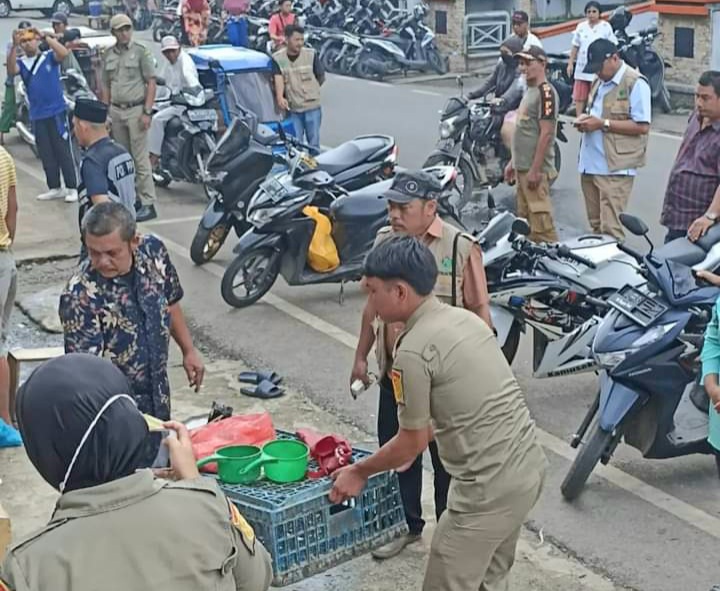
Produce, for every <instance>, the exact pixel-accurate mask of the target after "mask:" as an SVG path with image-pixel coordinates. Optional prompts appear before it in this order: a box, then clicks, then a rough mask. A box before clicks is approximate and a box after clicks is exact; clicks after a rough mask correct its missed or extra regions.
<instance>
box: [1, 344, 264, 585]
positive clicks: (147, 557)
mask: <svg viewBox="0 0 720 591" xmlns="http://www.w3.org/2000/svg"><path fill="white" fill-rule="evenodd" d="M127 392H132V389H131V388H130V382H129V381H128V379H127V377H125V375H124V374H123V373H122V372H121V371H120V370H119V369H118V368H117V367H115V366H114V365H113V364H112V363H111V362H110V361H108V360H107V359H104V358H102V357H97V356H95V355H90V354H86V353H70V354H68V355H63V356H62V357H57V358H55V359H52V360H50V361H48V362H46V363H44V364H42V365H41V366H40V367H38V368H37V369H36V370H35V371H34V372H33V374H32V375H31V376H30V377H28V379H27V380H26V381H25V383H24V384H23V386H22V387H21V388H20V391H19V392H18V396H17V402H16V410H17V420H18V427H19V429H20V433H21V435H22V440H23V444H24V445H25V451H26V453H27V456H28V458H29V460H30V462H32V464H33V466H34V467H35V469H36V470H37V471H38V473H39V474H40V476H42V477H43V479H44V480H45V481H46V482H47V483H48V484H49V485H50V486H52V487H53V488H54V489H56V490H57V491H59V492H60V496H59V498H58V500H57V502H56V505H55V510H54V511H53V514H52V517H51V519H50V523H48V524H47V525H46V526H45V527H44V528H43V529H41V530H40V531H39V532H37V533H35V534H33V535H31V536H29V537H27V538H26V539H24V540H21V541H19V542H17V543H16V544H15V545H14V546H12V547H11V548H10V550H9V551H8V554H7V556H6V557H5V562H4V563H3V565H2V568H0V590H1V591H5V590H7V589H10V590H12V591H51V590H52V591H100V590H102V591H125V590H132V591H146V590H147V591H150V590H151V589H152V590H153V591H205V590H208V591H209V590H210V589H213V590H216V591H234V590H239V591H266V589H267V588H268V586H269V585H270V581H271V579H272V568H271V563H270V557H269V556H268V553H267V552H266V551H265V549H264V548H263V546H262V544H261V543H260V541H259V540H256V539H255V534H254V532H253V530H252V528H251V527H250V526H249V525H248V523H247V522H246V521H245V519H244V518H243V517H242V515H241V514H240V512H239V511H238V510H237V509H236V508H235V507H234V506H233V505H232V504H230V503H229V502H228V500H227V499H226V498H225V495H223V493H222V492H221V490H220V488H219V487H218V485H217V483H216V482H215V479H210V478H204V477H201V476H200V474H199V473H198V469H197V466H196V463H195V456H194V455H193V451H192V441H191V440H190V433H189V432H188V430H187V428H186V427H185V426H184V425H182V424H181V423H176V422H173V421H167V422H164V423H163V424H162V427H163V428H164V429H167V431H168V432H169V435H168V437H167V438H166V439H165V440H164V444H162V445H164V448H166V451H167V452H168V454H169V457H170V462H169V463H170V467H169V468H167V469H164V470H161V471H159V472H158V473H157V474H154V473H153V471H152V470H149V469H147V467H149V466H151V465H153V464H155V463H157V464H158V465H163V464H165V463H166V462H160V461H157V462H156V461H155V460H156V458H159V457H160V454H159V453H158V450H159V449H160V447H159V446H160V445H161V440H162V437H161V434H160V433H151V432H149V423H150V422H157V419H154V421H149V420H148V417H146V416H144V415H143V414H141V413H140V411H139V410H138V408H137V406H136V405H135V402H134V401H133V399H132V398H131V397H130V396H129V395H128V394H127ZM160 475H162V476H163V477H164V478H159V477H158V476H160Z"/></svg>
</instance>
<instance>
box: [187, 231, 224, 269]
mask: <svg viewBox="0 0 720 591" xmlns="http://www.w3.org/2000/svg"><path fill="white" fill-rule="evenodd" d="M229 232H230V225H229V224H228V223H227V222H226V223H220V224H218V225H217V226H215V227H214V228H212V229H210V230H208V229H207V228H203V227H202V226H198V229H197V230H196V231H195V236H194V238H193V241H192V244H191V245H190V258H191V259H192V262H193V263H195V264H196V265H203V264H205V263H207V262H208V261H209V260H211V259H212V258H213V257H214V256H215V255H216V254H217V253H218V251H219V250H220V248H221V247H222V245H223V244H225V239H226V238H227V236H228V234H229Z"/></svg>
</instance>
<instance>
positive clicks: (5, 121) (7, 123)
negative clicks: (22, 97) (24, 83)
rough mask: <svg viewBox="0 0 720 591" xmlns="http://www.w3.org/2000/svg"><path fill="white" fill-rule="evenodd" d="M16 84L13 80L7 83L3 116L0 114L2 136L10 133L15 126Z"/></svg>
mask: <svg viewBox="0 0 720 591" xmlns="http://www.w3.org/2000/svg"><path fill="white" fill-rule="evenodd" d="M16 111H17V106H16V104H15V84H13V81H12V78H8V79H7V81H6V82H5V97H4V99H3V103H2V114H0V134H4V133H8V132H9V131H10V130H11V129H12V128H13V127H14V126H15V113H16Z"/></svg>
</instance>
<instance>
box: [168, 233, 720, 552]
mask: <svg viewBox="0 0 720 591" xmlns="http://www.w3.org/2000/svg"><path fill="white" fill-rule="evenodd" d="M163 241H164V242H165V246H167V248H168V250H170V251H172V252H174V253H175V254H177V255H179V256H181V257H183V258H184V259H186V260H188V261H189V260H190V255H189V253H188V249H187V248H185V247H183V246H181V245H179V244H177V243H176V242H173V241H172V240H168V239H167V238H164V237H163ZM202 268H203V269H205V270H207V271H208V272H209V273H211V274H212V275H215V276H216V277H222V276H223V274H224V273H225V269H224V268H223V267H222V266H220V265H218V264H217V263H207V264H205V265H203V266H202ZM261 301H263V302H265V303H266V304H269V305H270V306H272V307H273V308H275V309H277V310H279V311H281V312H284V313H285V314H287V315H288V316H290V317H291V318H294V319H295V320H298V321H299V322H302V323H303V324H305V325H307V326H309V327H310V328H313V329H315V330H316V331H318V332H321V333H323V334H325V335H326V336H328V337H330V338H332V339H334V340H336V341H338V342H339V343H342V344H343V345H345V346H346V347H348V348H349V349H352V350H355V347H356V346H357V337H356V336H355V335H352V334H350V333H349V332H347V331H345V330H343V329H342V328H340V327H338V326H335V325H334V324H330V323H329V322H326V321H325V320H322V319H321V318H318V317H317V316H315V315H314V314H311V313H309V312H307V311H306V310H303V309H302V308H300V307H298V306H296V305H295V304H291V303H290V302H288V301H286V300H284V299H282V298H280V297H278V296H276V295H273V294H271V293H268V294H266V295H265V296H264V297H263V299H262V300H261ZM537 433H538V439H539V440H540V443H541V444H542V445H543V447H545V448H546V449H549V450H550V451H552V452H553V453H555V454H557V455H559V456H561V457H563V458H565V459H567V460H569V461H572V460H574V459H575V450H573V449H572V448H571V447H570V445H569V444H568V443H567V442H566V441H563V440H562V439H560V438H559V437H556V436H555V435H552V434H550V433H548V432H547V431H543V430H542V429H540V428H539V427H538V428H537ZM594 474H595V475H596V476H600V477H602V478H604V479H605V480H607V481H608V482H610V483H611V484H613V485H615V486H617V487H618V488H621V489H623V490H625V491H626V492H629V493H631V494H634V495H635V496H637V497H639V498H641V499H642V500H644V501H646V502H648V503H650V504H651V505H654V506H655V507H657V508H658V509H661V510H663V511H665V512H667V513H670V514H671V515H674V516H675V517H677V518H678V519H681V520H682V521H684V522H685V523H688V524H690V525H692V526H693V527H696V528H697V529H699V530H701V531H704V532H705V533H707V534H709V535H711V536H713V537H714V538H718V539H720V519H718V518H717V517H713V516H712V515H710V514H709V513H706V512H705V511H703V510H702V509H698V508H697V507H694V506H693V505H690V504H689V503H686V502H685V501H682V500H680V499H678V498H677V497H674V496H672V495H670V494H668V493H666V492H664V491H662V490H660V489H658V488H655V487H654V486H652V485H650V484H647V483H646V482H643V481H642V480H640V479H639V478H636V477H635V476H631V475H630V474H628V473H627V472H623V471H622V470H620V469H619V468H615V467H613V466H602V465H600V466H598V467H596V468H595V471H594Z"/></svg>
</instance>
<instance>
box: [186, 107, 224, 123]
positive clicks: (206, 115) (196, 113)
mask: <svg viewBox="0 0 720 591" xmlns="http://www.w3.org/2000/svg"><path fill="white" fill-rule="evenodd" d="M188 119H190V121H215V120H217V113H216V112H215V109H192V110H189V111H188Z"/></svg>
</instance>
